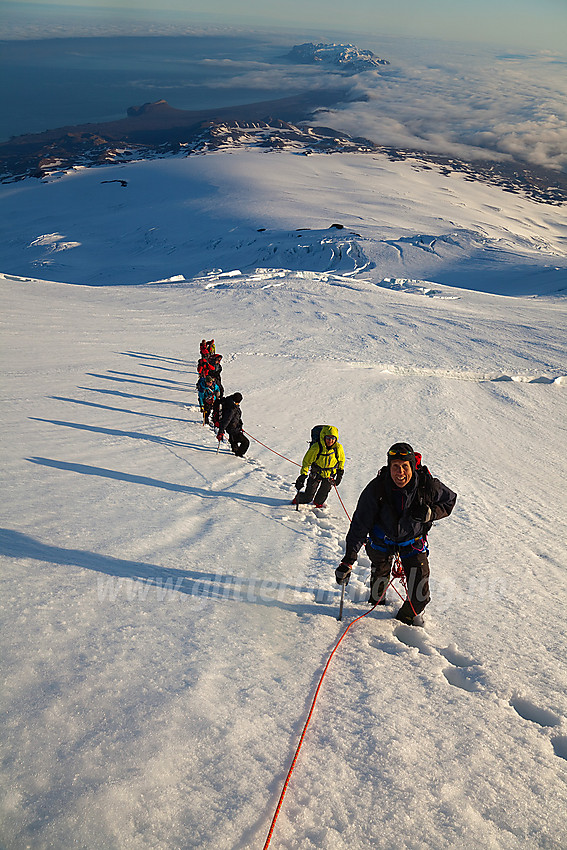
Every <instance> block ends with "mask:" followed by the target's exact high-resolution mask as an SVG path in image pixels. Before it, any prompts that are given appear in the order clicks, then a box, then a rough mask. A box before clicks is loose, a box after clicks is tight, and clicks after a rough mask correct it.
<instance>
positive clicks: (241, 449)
mask: <svg viewBox="0 0 567 850" xmlns="http://www.w3.org/2000/svg"><path fill="white" fill-rule="evenodd" d="M228 442H229V443H230V448H231V449H232V451H233V452H234V454H235V455H236V457H244V455H245V454H246V452H247V451H248V447H249V446H250V440H249V439H248V437H247V436H246V435H245V434H244V433H243V432H242V431H230V432H229V435H228Z"/></svg>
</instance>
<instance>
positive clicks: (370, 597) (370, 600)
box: [368, 594, 388, 605]
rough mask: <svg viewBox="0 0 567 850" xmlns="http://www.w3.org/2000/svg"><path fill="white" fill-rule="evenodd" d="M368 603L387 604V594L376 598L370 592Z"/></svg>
mask: <svg viewBox="0 0 567 850" xmlns="http://www.w3.org/2000/svg"><path fill="white" fill-rule="evenodd" d="M368 604H369V605H387V604H388V600H387V599H386V594H384V595H383V596H382V598H381V599H380V598H378V599H374V597H373V596H372V594H370V596H369V597H368Z"/></svg>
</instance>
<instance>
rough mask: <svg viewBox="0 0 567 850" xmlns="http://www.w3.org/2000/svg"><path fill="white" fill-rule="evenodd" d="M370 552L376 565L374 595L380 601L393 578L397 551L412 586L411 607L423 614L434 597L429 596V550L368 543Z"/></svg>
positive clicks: (371, 589)
mask: <svg viewBox="0 0 567 850" xmlns="http://www.w3.org/2000/svg"><path fill="white" fill-rule="evenodd" d="M365 548H366V554H367V555H368V557H369V558H370V563H371V564H372V567H371V570H370V598H371V599H372V600H373V601H374V602H377V601H378V600H379V599H380V597H381V596H382V594H383V593H384V591H385V589H386V587H387V585H388V582H389V581H390V571H391V569H392V562H393V560H394V555H395V554H396V552H398V553H399V555H400V561H401V564H402V569H403V571H404V575H405V577H406V583H407V586H408V598H409V600H410V602H411V608H412V610H413V611H414V612H415V613H416V614H420V613H421V612H422V611H423V609H424V608H425V606H426V605H427V603H428V602H430V600H431V597H430V595H429V559H428V557H427V552H426V551H423V552H419V551H417V550H416V549H414V548H413V547H412V546H399V547H397V546H388V547H387V548H385V549H384V551H382V550H381V549H374V548H373V547H372V546H371V545H370V544H369V543H367V544H366V547H365Z"/></svg>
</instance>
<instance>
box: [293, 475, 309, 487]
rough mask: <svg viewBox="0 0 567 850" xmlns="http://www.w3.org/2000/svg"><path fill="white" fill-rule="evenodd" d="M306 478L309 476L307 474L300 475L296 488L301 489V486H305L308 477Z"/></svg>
mask: <svg viewBox="0 0 567 850" xmlns="http://www.w3.org/2000/svg"><path fill="white" fill-rule="evenodd" d="M306 478H307V476H306V475H299V476H298V478H297V481H296V482H295V489H296V490H301V488H302V487H303V485H304V484H305V479H306Z"/></svg>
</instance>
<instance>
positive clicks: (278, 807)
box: [263, 588, 388, 850]
mask: <svg viewBox="0 0 567 850" xmlns="http://www.w3.org/2000/svg"><path fill="white" fill-rule="evenodd" d="M387 589H388V588H386V590H387ZM386 590H385V591H384V593H386ZM382 595H384V594H382ZM376 604H378V603H376ZM375 607H376V605H373V606H372V608H370V610H369V611H366V612H365V613H364V614H361V615H360V617H356V618H355V619H354V620H353V621H352V622H351V623H349V624H348V626H347V627H346V629H345V630H344V632H343V633H342V635H341V636H340V638H339V639H338V641H337V642H336V644H335V646H334V647H333V650H332V652H331V654H330V655H329V658H328V659H327V663H326V664H325V669H324V670H323V672H322V673H321V678H320V679H319V684H318V685H317V690H316V691H315V696H314V697H313V702H312V703H311V708H310V710H309V714H308V716H307V720H306V721H305V726H304V727H303V732H302V733H301V737H300V739H299V744H298V745H297V749H296V751H295V755H294V757H293V761H292V763H291V767H290V768H289V770H288V772H287V776H286V778H285V782H284V785H283V788H282V792H281V794H280V798H279V800H278V805H277V807H276V811H275V814H274V817H273V818H272V823H271V826H270V831H269V833H268V837H267V838H266V843H265V844H264V848H263V850H266V847H268V845H269V844H270V841H271V840H272V834H273V832H274V827H275V825H276V821H277V819H278V815H279V813H280V809H281V807H282V803H283V801H284V797H285V793H286V791H287V786H288V784H289V780H290V779H291V774H292V773H293V770H294V768H295V763H296V761H297V757H298V756H299V751H300V749H301V745H302V744H303V739H304V738H305V733H306V732H307V727H308V726H309V723H310V721H311V717H312V715H313V710H314V708H315V703H316V702H317V697H318V696H319V691H320V690H321V685H322V683H323V679H324V678H325V673H326V672H327V670H328V669H329V664H330V663H331V659H332V657H333V655H334V654H335V652H336V651H337V649H338V648H339V644H340V642H341V641H342V639H343V638H344V636H345V635H346V633H347V632H348V630H349V629H350V627H351V626H354V624H355V623H356V622H358V620H362V619H363V617H368V615H369V614H371V613H372V611H374V608H375Z"/></svg>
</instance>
